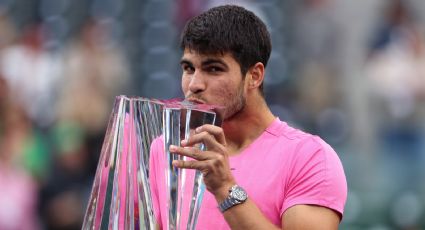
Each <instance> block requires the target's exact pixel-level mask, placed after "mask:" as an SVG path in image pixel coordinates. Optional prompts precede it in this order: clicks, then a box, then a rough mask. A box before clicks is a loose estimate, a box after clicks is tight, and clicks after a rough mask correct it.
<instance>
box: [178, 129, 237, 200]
mask: <svg viewBox="0 0 425 230" xmlns="http://www.w3.org/2000/svg"><path fill="white" fill-rule="evenodd" d="M198 144H204V145H205V147H206V151H201V150H200V149H199V148H197V147H195V146H196V145H198ZM181 146H182V147H178V146H170V152H172V153H174V154H179V155H181V156H187V157H190V158H193V159H194V160H189V161H174V162H173V165H174V166H175V167H178V168H187V169H197V170H199V171H201V172H202V174H203V176H204V183H205V186H206V188H207V189H208V191H210V192H211V193H212V194H214V195H215V196H217V195H219V194H224V195H226V196H227V194H228V189H229V188H230V187H231V186H233V185H234V184H235V179H234V178H233V176H232V173H231V171H230V166H229V154H228V152H227V150H226V139H225V137H224V133H223V129H222V128H220V127H217V126H213V125H203V126H200V127H198V128H197V129H196V130H195V133H194V134H193V135H192V136H190V137H189V139H187V140H183V141H182V142H181ZM219 196H220V195H219ZM216 198H217V197H216Z"/></svg>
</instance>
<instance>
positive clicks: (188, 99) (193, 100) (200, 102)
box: [186, 98, 206, 104]
mask: <svg viewBox="0 0 425 230" xmlns="http://www.w3.org/2000/svg"><path fill="white" fill-rule="evenodd" d="M186 100H187V101H189V102H192V103H193V104H206V103H205V102H204V101H202V100H200V99H196V98H187V99H186Z"/></svg>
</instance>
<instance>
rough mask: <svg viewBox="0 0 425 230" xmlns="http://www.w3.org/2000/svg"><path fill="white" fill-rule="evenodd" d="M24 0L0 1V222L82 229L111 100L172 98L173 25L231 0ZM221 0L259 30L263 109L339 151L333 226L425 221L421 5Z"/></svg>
mask: <svg viewBox="0 0 425 230" xmlns="http://www.w3.org/2000/svg"><path fill="white" fill-rule="evenodd" d="M22 2H24V1H23V0H10V1H0V229H1V230H15V229H16V230H17V229H29V230H31V229H35V230H37V229H80V228H81V224H82V220H83V216H84V212H85V205H86V202H87V201H88V198H89V195H90V190H91V186H92V182H93V177H94V173H95V170H96V167H97V161H98V158H99V154H100V149H101V147H102V141H103V135H104V133H105V129H106V124H107V120H108V118H109V114H110V111H111V109H112V104H113V99H114V97H115V96H116V95H120V94H129V93H130V92H131V94H137V95H139V96H145V97H154V98H170V97H176V96H181V94H180V93H179V91H180V89H179V85H180V84H179V81H180V80H179V77H176V76H179V75H180V72H179V65H178V63H179V55H180V53H179V52H180V51H179V50H178V45H177V44H178V33H179V31H180V29H181V28H182V26H183V25H184V22H185V21H186V20H187V19H188V18H190V17H192V16H193V15H196V14H197V13H198V12H200V11H202V10H203V9H206V8H208V7H211V6H215V5H218V4H223V3H227V2H228V1H221V0H206V1H197V0H178V1H172V0H147V1H140V2H139V1H131V0H127V1H114V0H103V1H102V0H90V1H65V0H57V1H53V0H31V1H28V2H31V3H33V4H32V5H31V4H28V5H26V4H24V3H22ZM232 3H237V4H241V5H243V6H245V7H246V8H248V9H250V10H252V11H255V12H256V14H258V15H260V17H262V18H263V19H264V20H265V22H266V24H267V25H268V27H269V29H270V32H271V37H272V42H273V52H272V54H271V59H270V62H269V64H268V69H267V74H266V75H267V76H266V79H265V90H266V99H267V101H268V102H269V104H270V105H271V108H272V111H273V112H274V113H275V114H276V115H278V116H280V118H281V119H282V120H285V121H287V122H288V123H290V124H291V125H293V126H297V127H299V128H302V129H304V130H307V131H309V132H312V133H314V134H318V135H320V136H321V137H323V138H324V139H325V140H326V141H328V142H329V143H330V144H331V145H332V146H333V147H334V148H335V149H336V150H337V152H338V153H339V154H340V157H341V159H342V161H343V164H344V167H345V171H346V174H347V179H348V184H349V196H348V201H347V206H346V212H345V215H344V219H343V223H342V225H341V229H424V228H425V182H423V181H424V180H423V178H425V169H424V167H423V165H424V164H425V18H424V17H422V18H421V13H422V14H423V13H424V12H425V4H424V3H421V1H414V0H409V1H407V0H405V1H403V0H391V1H387V0H375V1H369V0H362V1H350V0H345V1H336V0H302V1H278V0H268V1H254V0H234V1H232ZM74 5H79V6H81V7H83V8H84V7H86V8H87V6H89V7H88V8H90V9H91V13H88V14H77V13H75V12H77V11H73V9H74V8H75V7H74ZM4 6H7V7H4ZM420 6H423V7H422V8H421V7H420ZM2 7H4V8H2ZM21 8H22V9H24V10H21V11H20V10H19V9H21ZM75 9H80V8H78V7H77V8H75ZM25 10H27V11H31V10H33V11H35V12H38V13H35V15H36V16H34V17H33V18H30V19H28V17H27V11H25ZM55 10H56V11H57V12H56V13H55ZM356 10H357V11H356ZM20 12H21V13H20ZM22 12H24V13H22ZM72 12H74V13H72ZM353 12H354V13H353ZM37 14H40V15H41V16H37ZM105 15H107V16H105ZM350 15H354V18H350ZM70 17H71V18H73V20H74V21H76V22H79V23H76V24H75V25H77V26H75V25H74V24H70V23H69V22H70V21H72V20H69V18H70ZM23 18H26V22H25V23H23V22H22V20H23ZM353 19H354V20H353ZM67 20H68V21H67ZM65 22H68V23H65ZM71 25H74V26H71ZM64 31H67V32H64Z"/></svg>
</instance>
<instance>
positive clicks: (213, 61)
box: [202, 58, 228, 68]
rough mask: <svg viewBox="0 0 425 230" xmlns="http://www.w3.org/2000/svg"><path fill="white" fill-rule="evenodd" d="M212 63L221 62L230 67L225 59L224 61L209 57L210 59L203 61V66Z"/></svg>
mask: <svg viewBox="0 0 425 230" xmlns="http://www.w3.org/2000/svg"><path fill="white" fill-rule="evenodd" d="M211 64H220V65H223V66H224V67H226V68H228V66H227V64H226V63H225V62H224V61H222V60H221V59H216V58H208V59H206V60H204V61H202V65H203V66H205V65H211Z"/></svg>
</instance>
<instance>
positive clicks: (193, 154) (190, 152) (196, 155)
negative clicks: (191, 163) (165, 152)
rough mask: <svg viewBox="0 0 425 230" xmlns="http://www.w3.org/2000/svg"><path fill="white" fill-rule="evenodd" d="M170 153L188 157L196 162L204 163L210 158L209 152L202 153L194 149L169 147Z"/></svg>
mask: <svg viewBox="0 0 425 230" xmlns="http://www.w3.org/2000/svg"><path fill="white" fill-rule="evenodd" d="M170 152H171V153H174V154H179V155H181V156H186V157H190V158H193V159H195V160H198V161H204V160H207V159H209V157H211V156H210V155H211V154H210V153H209V152H203V151H201V150H200V149H198V148H194V147H186V148H183V147H179V146H175V145H171V146H170Z"/></svg>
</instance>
